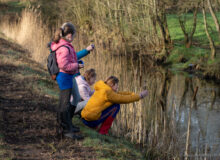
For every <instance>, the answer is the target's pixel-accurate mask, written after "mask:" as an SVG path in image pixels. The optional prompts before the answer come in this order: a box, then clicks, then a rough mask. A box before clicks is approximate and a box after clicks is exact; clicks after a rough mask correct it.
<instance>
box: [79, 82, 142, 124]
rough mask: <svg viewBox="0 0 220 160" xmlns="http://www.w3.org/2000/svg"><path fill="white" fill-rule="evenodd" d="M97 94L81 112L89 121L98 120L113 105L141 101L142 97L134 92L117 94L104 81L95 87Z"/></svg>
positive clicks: (97, 83) (95, 93)
mask: <svg viewBox="0 0 220 160" xmlns="http://www.w3.org/2000/svg"><path fill="white" fill-rule="evenodd" d="M94 89H95V92H94V94H93V95H92V96H91V98H90V99H89V101H88V103H87V104H86V106H85V107H84V109H83V110H82V112H81V116H82V118H84V119H85V120H87V121H95V120H98V119H99V118H100V116H101V114H102V111H103V110H105V109H106V108H108V107H109V106H111V105H113V104H125V103H130V102H135V101H138V100H140V96H139V95H137V94H135V93H132V92H115V91H113V90H112V88H111V87H110V86H108V85H107V84H105V83H104V81H98V82H96V83H95V85H94Z"/></svg>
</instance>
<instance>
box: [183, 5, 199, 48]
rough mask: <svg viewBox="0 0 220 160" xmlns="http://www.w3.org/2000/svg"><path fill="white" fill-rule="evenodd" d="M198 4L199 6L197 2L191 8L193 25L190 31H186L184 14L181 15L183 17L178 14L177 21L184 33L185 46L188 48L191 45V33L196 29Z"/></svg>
mask: <svg viewBox="0 0 220 160" xmlns="http://www.w3.org/2000/svg"><path fill="white" fill-rule="evenodd" d="M198 6H199V3H197V4H196V6H195V7H194V8H193V10H194V11H193V27H192V30H191V32H190V33H188V32H187V30H186V16H185V15H183V16H184V18H183V19H182V16H179V23H180V27H181V29H182V31H183V34H184V41H185V46H186V48H190V47H191V45H192V39H193V35H194V33H195V31H196V24H197V13H198Z"/></svg>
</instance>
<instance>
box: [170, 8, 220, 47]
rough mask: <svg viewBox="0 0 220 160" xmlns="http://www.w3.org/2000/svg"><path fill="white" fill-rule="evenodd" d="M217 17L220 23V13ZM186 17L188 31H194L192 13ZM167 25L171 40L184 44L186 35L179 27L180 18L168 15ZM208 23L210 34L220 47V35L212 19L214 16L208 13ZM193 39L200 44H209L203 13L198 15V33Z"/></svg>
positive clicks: (196, 32)
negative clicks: (219, 35) (219, 36)
mask: <svg viewBox="0 0 220 160" xmlns="http://www.w3.org/2000/svg"><path fill="white" fill-rule="evenodd" d="M216 16H217V17H218V19H219V21H220V12H218V13H216ZM186 17H187V18H186V19H187V21H186V29H187V31H188V32H191V30H192V28H191V26H192V24H193V14H192V13H190V14H187V15H186ZM167 23H168V27H169V31H170V35H171V39H172V40H173V41H174V42H182V41H183V40H184V34H183V32H182V30H181V27H180V25H179V21H178V16H177V15H174V14H172V15H171V14H170V15H168V16H167ZM207 23H208V26H209V33H210V34H211V37H212V38H213V40H214V41H215V42H216V45H220V40H219V38H218V34H217V31H216V28H215V24H214V21H213V19H212V16H211V15H210V14H208V13H207ZM193 39H194V41H196V42H198V44H202V45H208V44H209V42H208V39H207V37H206V34H205V29H204V23H203V15H202V13H198V15H197V26H196V31H195V34H194V36H193Z"/></svg>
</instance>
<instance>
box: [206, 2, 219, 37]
mask: <svg viewBox="0 0 220 160" xmlns="http://www.w3.org/2000/svg"><path fill="white" fill-rule="evenodd" d="M207 4H208V7H209V11H210V13H211V15H212V18H213V20H214V22H215V26H216V30H217V32H218V36H219V39H220V25H219V21H218V18H217V17H216V15H215V12H214V10H213V7H212V3H211V0H207Z"/></svg>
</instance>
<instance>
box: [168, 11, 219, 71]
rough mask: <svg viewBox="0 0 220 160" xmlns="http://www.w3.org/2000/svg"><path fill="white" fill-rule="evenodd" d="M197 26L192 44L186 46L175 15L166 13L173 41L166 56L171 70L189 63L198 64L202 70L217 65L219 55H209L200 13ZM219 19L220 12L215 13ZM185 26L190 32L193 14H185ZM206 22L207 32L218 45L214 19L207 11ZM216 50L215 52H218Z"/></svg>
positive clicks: (179, 68) (182, 67)
mask: <svg viewBox="0 0 220 160" xmlns="http://www.w3.org/2000/svg"><path fill="white" fill-rule="evenodd" d="M197 16H198V17H197V27H196V31H195V34H194V36H193V45H192V46H191V47H190V48H186V47H185V45H184V34H183V32H182V30H181V27H180V25H179V21H178V16H177V15H173V14H172V15H168V16H167V20H168V27H169V31H170V35H171V39H172V40H173V42H174V48H173V49H172V50H171V54H170V55H169V57H168V58H167V61H166V62H167V63H169V64H172V65H171V68H173V70H183V69H185V68H187V67H188V66H189V64H195V65H196V64H199V65H201V66H202V68H203V69H204V70H206V69H207V68H210V67H213V68H215V67H218V65H211V64H212V63H214V64H219V61H220V59H219V56H217V58H216V59H215V60H214V62H213V60H211V57H210V48H209V41H208V39H207V36H206V33H205V29H204V23H203V15H202V13H198V15H197ZM216 16H217V17H218V19H219V21H220V12H218V13H216ZM186 19H187V21H186V28H187V31H188V32H191V30H192V28H191V26H192V24H193V14H186ZM207 23H208V26H209V33H210V35H211V37H212V39H213V40H214V42H215V45H216V46H220V39H219V37H218V33H217V31H216V28H215V24H214V21H213V19H212V17H211V15H210V14H208V13H207ZM218 52H219V51H218ZM218 52H217V54H219V53H218Z"/></svg>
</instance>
